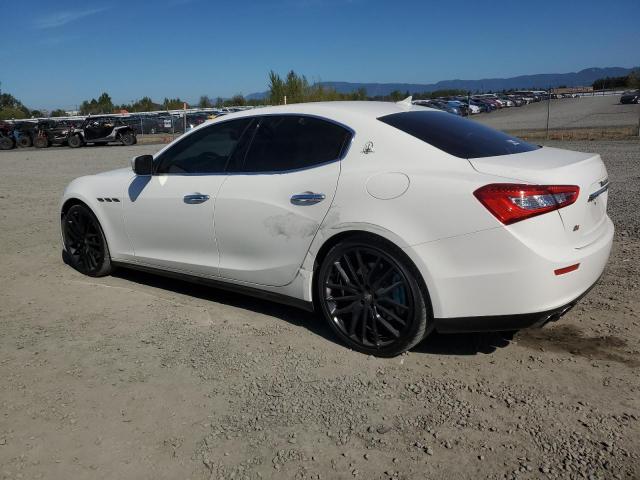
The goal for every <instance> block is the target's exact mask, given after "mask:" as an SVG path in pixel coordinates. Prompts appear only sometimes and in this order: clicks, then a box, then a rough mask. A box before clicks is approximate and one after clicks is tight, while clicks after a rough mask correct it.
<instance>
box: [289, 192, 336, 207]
mask: <svg viewBox="0 0 640 480" xmlns="http://www.w3.org/2000/svg"><path fill="white" fill-rule="evenodd" d="M325 198H327V197H326V196H325V194H324V193H313V192H302V193H296V194H295V195H292V196H291V203H292V204H294V205H315V204H316V203H320V202H321V201H323V200H324V199H325Z"/></svg>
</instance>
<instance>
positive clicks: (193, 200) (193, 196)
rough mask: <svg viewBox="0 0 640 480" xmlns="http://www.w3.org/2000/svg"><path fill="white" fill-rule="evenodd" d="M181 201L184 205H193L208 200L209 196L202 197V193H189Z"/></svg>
mask: <svg viewBox="0 0 640 480" xmlns="http://www.w3.org/2000/svg"><path fill="white" fill-rule="evenodd" d="M183 199H184V203H188V204H189V205H195V204H197V203H204V202H206V201H207V200H209V195H204V194H202V193H190V194H189V195H185V196H184V198H183Z"/></svg>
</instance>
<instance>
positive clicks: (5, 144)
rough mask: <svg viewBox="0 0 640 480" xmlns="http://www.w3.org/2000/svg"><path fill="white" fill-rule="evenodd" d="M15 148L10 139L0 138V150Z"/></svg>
mask: <svg viewBox="0 0 640 480" xmlns="http://www.w3.org/2000/svg"><path fill="white" fill-rule="evenodd" d="M13 147H15V143H14V142H13V140H12V139H11V138H8V137H0V150H11V149H12V148H13Z"/></svg>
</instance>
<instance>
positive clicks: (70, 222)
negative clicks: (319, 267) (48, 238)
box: [62, 204, 112, 277]
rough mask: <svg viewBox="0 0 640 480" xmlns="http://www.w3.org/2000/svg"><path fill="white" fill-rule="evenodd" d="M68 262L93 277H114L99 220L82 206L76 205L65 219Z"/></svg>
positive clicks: (65, 251) (63, 236) (66, 259)
mask: <svg viewBox="0 0 640 480" xmlns="http://www.w3.org/2000/svg"><path fill="white" fill-rule="evenodd" d="M62 238H63V241H64V257H65V261H66V262H67V263H68V264H69V265H71V266H72V267H73V268H75V269H76V270H78V271H79V272H80V273H83V274H84V275H89V276H90V277H103V276H105V275H109V273H111V270H112V267H111V257H110V255H109V247H108V246H107V241H106V239H105V236H104V233H103V232H102V228H101V227H100V223H99V222H98V219H97V218H96V216H95V215H94V214H93V212H92V211H91V210H90V209H89V208H88V207H86V206H85V205H82V204H77V205H73V206H72V207H71V208H69V210H68V211H67V212H66V213H65V214H64V216H63V217H62Z"/></svg>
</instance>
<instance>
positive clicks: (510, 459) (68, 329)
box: [0, 100, 640, 479]
mask: <svg viewBox="0 0 640 480" xmlns="http://www.w3.org/2000/svg"><path fill="white" fill-rule="evenodd" d="M580 101H582V100H580ZM554 145H555V146H560V147H564V148H570V149H578V150H583V151H595V152H599V153H600V154H602V156H603V158H604V160H605V162H606V163H607V166H608V169H609V173H610V179H611V184H612V187H611V197H610V198H611V201H610V213H611V216H612V218H613V220H614V222H615V224H616V226H617V232H616V237H615V244H614V248H613V253H612V257H611V261H610V263H609V266H608V268H607V270H606V274H605V275H604V277H603V278H602V280H601V282H600V283H599V284H598V285H597V286H596V288H595V289H594V290H592V292H591V293H590V294H589V296H588V297H586V299H585V300H583V302H582V303H581V304H580V305H579V306H578V307H576V308H575V309H574V310H573V311H571V312H570V313H569V314H568V315H567V316H565V317H564V318H563V319H562V320H561V321H560V322H558V323H556V324H552V325H550V326H548V327H547V328H544V329H541V330H531V331H525V332H521V333H518V334H516V335H515V336H513V337H509V336H505V335H498V334H492V335H451V336H433V337H430V338H429V339H427V340H426V341H425V342H423V343H422V344H421V345H419V346H418V347H416V348H415V349H414V350H413V351H411V352H410V353H408V354H405V355H402V356H400V357H397V358H394V359H377V358H373V357H367V356H364V355H361V354H358V353H355V352H352V351H349V350H347V349H346V348H344V347H343V346H341V345H339V344H337V343H336V341H335V340H334V337H333V336H332V335H331V333H330V331H329V330H328V328H326V327H325V326H324V325H323V324H322V322H321V321H319V320H318V319H317V318H316V317H315V316H314V315H312V314H308V313H305V312H302V311H298V310H295V309H293V308H289V307H285V306H280V305H276V304H271V303H268V302H265V301H260V300H255V299H251V298H247V297H243V296H240V295H234V294H229V293H225V292H221V291H216V290H213V289H207V288H203V287H198V286H193V285H189V284H185V283H180V282H177V281H172V280H165V279H161V278H158V277H153V276H151V275H144V274H140V273H131V272H127V271H124V270H122V271H120V272H119V273H117V275H115V276H111V277H106V278H102V279H90V278H87V277H83V276H81V275H79V274H78V273H76V272H75V271H73V270H72V269H70V268H69V267H67V266H65V265H64V264H63V263H62V261H61V258H60V245H59V233H58V224H57V210H58V200H59V197H60V194H61V192H62V189H63V187H64V185H65V184H66V183H67V182H68V181H69V180H71V179H72V178H74V177H76V176H79V175H82V174H87V173H92V172H97V171H101V170H106V169H110V168H115V167H119V166H123V165H126V164H127V161H128V159H129V158H130V157H132V156H133V155H137V154H143V153H151V152H153V151H154V150H156V149H158V148H159V146H140V145H139V146H136V147H130V148H127V147H102V148H101V147H97V148H85V149H78V150H70V149H50V150H47V151H13V152H3V153H2V155H0V246H1V249H0V285H1V288H0V331H1V332H2V335H1V336H0V352H1V354H0V478H25V479H26V478H47V479H70V478H74V479H75V478H87V479H95V478H113V479H122V478H153V479H161V478H167V479H175V478H181V479H185V478H191V479H219V478H223V479H227V478H235V479H257V478H293V479H319V478H323V479H339V478H345V479H352V478H362V479H382V478H385V479H386V478H391V479H396V478H397V479H404V478H406V479H424V478H497V479H502V478H519V479H520V478H522V479H534V478H535V479H538V478H598V479H600V478H602V479H610V478H624V479H632V478H640V423H639V417H640V410H639V408H638V407H639V406H640V376H639V375H638V373H639V367H640V359H639V358H638V353H639V349H638V341H639V340H640V319H639V313H640V286H639V279H638V273H639V269H638V260H637V258H638V256H639V254H640V215H638V211H640V143H638V142H628V141H625V142H622V141H619V142H582V143H578V142H574V143H560V142H556V143H554Z"/></svg>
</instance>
